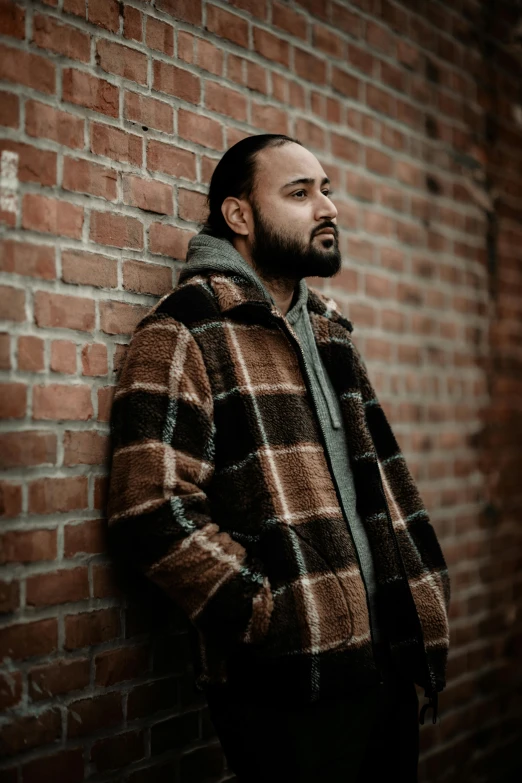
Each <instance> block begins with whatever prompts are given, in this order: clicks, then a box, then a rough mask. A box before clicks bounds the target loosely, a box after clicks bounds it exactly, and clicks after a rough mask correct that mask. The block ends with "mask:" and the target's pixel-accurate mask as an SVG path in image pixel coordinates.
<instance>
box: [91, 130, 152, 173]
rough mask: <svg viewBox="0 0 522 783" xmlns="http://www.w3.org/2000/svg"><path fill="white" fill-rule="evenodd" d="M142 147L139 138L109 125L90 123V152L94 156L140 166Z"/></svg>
mask: <svg viewBox="0 0 522 783" xmlns="http://www.w3.org/2000/svg"><path fill="white" fill-rule="evenodd" d="M142 145H143V142H142V139H141V138H140V136H135V135H134V134H132V133H128V132H127V131H123V130H120V129H119V128H113V127H112V126H110V125H101V124H100V123H97V122H93V123H91V152H94V154H95V155H106V156H107V157H108V158H112V159H113V160H119V161H121V162H122V163H133V164H134V165H135V166H141V158H142Z"/></svg>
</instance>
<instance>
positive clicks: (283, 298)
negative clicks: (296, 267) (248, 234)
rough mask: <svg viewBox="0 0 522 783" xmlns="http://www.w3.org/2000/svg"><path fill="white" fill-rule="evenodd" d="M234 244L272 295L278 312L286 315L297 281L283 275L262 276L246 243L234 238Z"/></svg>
mask: <svg viewBox="0 0 522 783" xmlns="http://www.w3.org/2000/svg"><path fill="white" fill-rule="evenodd" d="M236 243H237V244H236ZM234 246H235V248H236V250H237V251H238V253H240V254H241V255H242V256H243V258H244V259H245V261H246V262H247V263H248V264H250V266H251V267H252V269H253V270H254V271H255V273H256V274H257V275H258V277H259V278H260V279H261V281H262V283H263V285H264V286H265V288H266V289H267V290H268V292H269V293H270V295H271V296H272V299H273V300H274V302H275V303H276V306H277V309H278V310H280V312H281V313H282V314H283V315H286V314H287V312H288V311H289V310H290V307H291V304H292V300H293V298H294V294H295V291H296V285H297V281H296V280H289V279H288V278H285V277H278V278H266V277H264V276H263V273H262V272H261V271H260V270H259V269H258V268H257V267H256V266H255V264H254V262H253V260H252V257H251V255H250V253H249V251H248V247H247V246H246V243H245V242H241V241H237V240H236V241H234Z"/></svg>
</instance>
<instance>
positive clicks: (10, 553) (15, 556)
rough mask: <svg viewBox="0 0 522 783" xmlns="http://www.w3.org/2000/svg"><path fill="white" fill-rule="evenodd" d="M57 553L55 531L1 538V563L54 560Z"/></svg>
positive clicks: (15, 532)
mask: <svg viewBox="0 0 522 783" xmlns="http://www.w3.org/2000/svg"><path fill="white" fill-rule="evenodd" d="M53 461H54V460H53ZM56 552H57V550H56V530H55V529H52V530H51V529H45V528H44V529H42V530H10V531H8V532H6V533H4V534H3V535H2V537H1V538H0V563H33V562H37V561H38V560H54V559H55V557H56Z"/></svg>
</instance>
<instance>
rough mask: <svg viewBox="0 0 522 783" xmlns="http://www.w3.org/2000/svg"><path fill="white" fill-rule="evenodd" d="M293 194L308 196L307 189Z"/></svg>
mask: <svg viewBox="0 0 522 783" xmlns="http://www.w3.org/2000/svg"><path fill="white" fill-rule="evenodd" d="M292 195H293V196H299V195H303V196H306V190H298V191H297V192H296V193H292Z"/></svg>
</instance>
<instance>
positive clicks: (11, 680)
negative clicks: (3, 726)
mask: <svg viewBox="0 0 522 783" xmlns="http://www.w3.org/2000/svg"><path fill="white" fill-rule="evenodd" d="M21 698H22V674H21V672H19V671H10V672H6V673H5V674H2V675H0V709H1V710H2V711H3V710H5V709H7V708H8V707H14V706H15V705H16V704H18V703H19V701H20V700H21ZM16 780H17V779H16V778H15V781H16Z"/></svg>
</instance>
